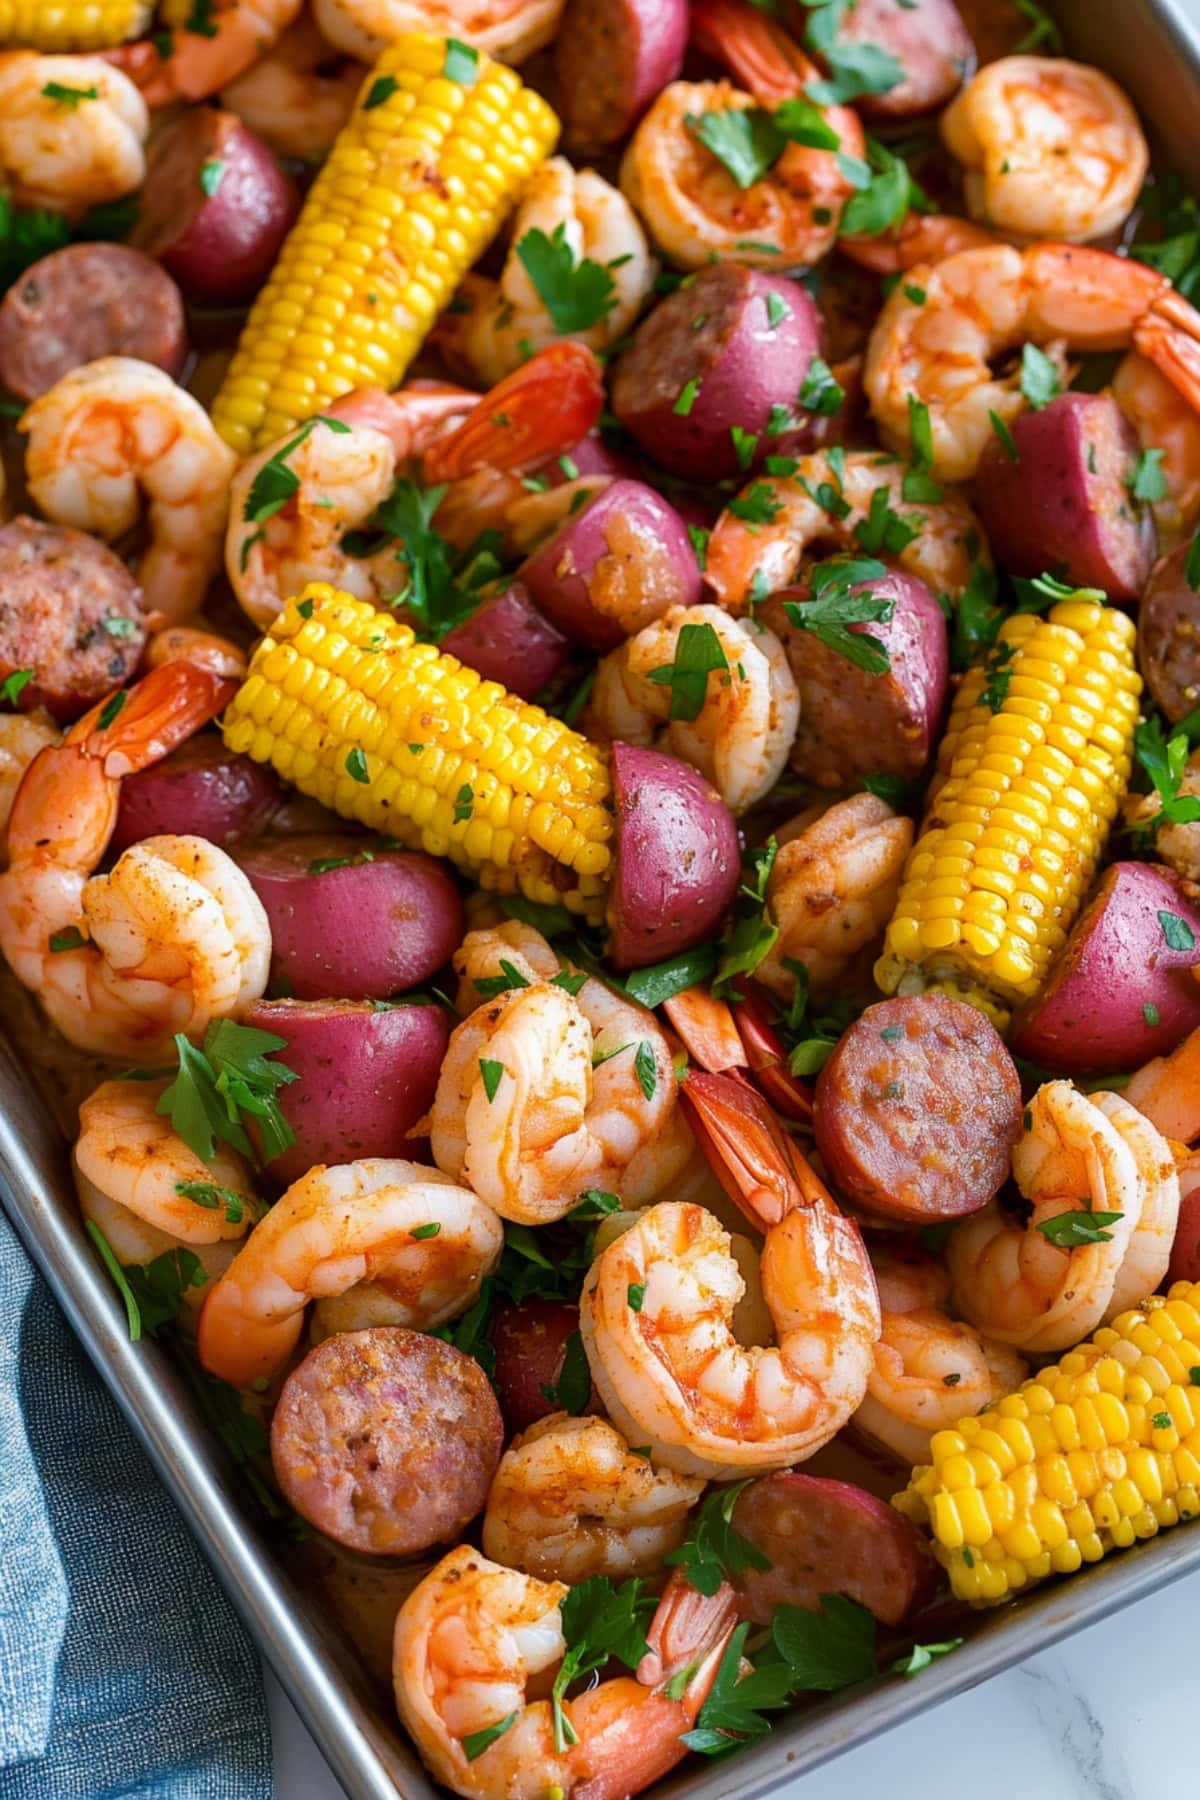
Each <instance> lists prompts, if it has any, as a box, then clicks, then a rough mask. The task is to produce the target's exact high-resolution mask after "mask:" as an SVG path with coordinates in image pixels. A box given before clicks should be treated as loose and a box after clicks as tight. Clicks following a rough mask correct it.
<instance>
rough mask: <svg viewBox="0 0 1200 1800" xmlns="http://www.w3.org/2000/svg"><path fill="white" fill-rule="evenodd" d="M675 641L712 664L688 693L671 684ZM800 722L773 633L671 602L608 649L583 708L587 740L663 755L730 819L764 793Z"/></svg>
mask: <svg viewBox="0 0 1200 1800" xmlns="http://www.w3.org/2000/svg"><path fill="white" fill-rule="evenodd" d="M684 633H686V634H687V636H686V638H685V637H684ZM681 639H682V640H683V642H684V643H687V642H689V640H690V641H691V642H692V643H699V644H702V645H704V646H705V649H704V659H703V660H704V664H705V665H706V666H708V665H714V664H715V666H708V672H707V673H706V674H702V675H701V677H700V680H701V681H702V682H703V683H704V686H703V688H702V689H700V690H699V691H698V692H696V693H695V694H694V695H691V694H688V693H686V692H684V693H681V692H680V691H679V689H678V687H677V686H676V685H674V684H673V683H672V682H671V680H670V676H671V671H672V670H674V669H682V668H684V667H686V666H687V665H686V664H685V663H683V662H680V661H677V658H679V657H680V642H681ZM718 657H719V658H720V659H721V661H720V662H719V663H717V662H716V659H717V658H718ZM664 674H665V675H666V677H667V679H666V680H664V679H663V678H664ZM681 701H682V702H683V703H682V704H681ZM799 723H800V693H799V690H798V689H797V687H796V681H795V677H794V676H793V674H792V671H791V669H790V668H789V666H788V659H787V653H786V651H785V650H784V647H783V645H782V644H781V643H780V641H779V639H778V638H777V637H776V636H775V633H774V632H773V631H768V630H767V628H766V626H765V625H755V624H753V623H751V622H750V621H749V620H745V621H743V620H740V619H731V618H730V617H729V614H728V613H727V612H725V611H724V609H723V608H722V607H719V606H673V607H672V608H671V609H670V611H669V612H667V613H665V614H664V615H663V617H662V618H661V619H657V620H655V621H654V623H653V624H651V625H647V626H646V627H645V628H644V630H642V631H639V632H638V634H637V636H636V637H631V638H628V639H627V640H626V641H625V643H624V644H622V645H621V647H620V649H618V650H613V651H611V652H610V654H609V655H608V656H606V657H604V658H603V660H602V661H601V663H600V665H599V667H598V669H597V671H596V685H595V688H594V690H593V693H592V700H591V706H590V708H589V727H591V728H594V730H593V732H592V735H602V736H605V737H608V738H620V739H622V740H623V741H624V742H626V743H630V744H644V745H652V744H657V745H659V746H660V747H661V748H663V749H664V750H668V751H670V753H671V755H672V756H678V757H679V758H681V760H682V761H683V762H686V763H690V764H691V766H692V767H693V768H694V769H699V771H700V773H701V774H702V775H704V776H706V777H707V778H708V780H709V781H711V782H712V784H713V786H714V787H715V788H716V789H717V792H718V793H719V794H720V796H721V798H722V800H724V802H725V804H726V806H728V807H729V809H730V811H731V812H734V813H741V812H745V811H746V810H747V808H748V807H751V806H753V805H754V804H755V802H756V801H758V800H761V799H762V798H763V796H764V795H765V794H769V793H770V791H771V789H772V788H773V787H774V786H775V783H776V782H777V781H778V780H779V777H780V775H781V774H782V773H783V769H784V765H785V764H786V762H787V758H788V752H789V750H790V749H791V747H792V743H793V741H794V739H795V736H796V729H797V727H798V725H799Z"/></svg>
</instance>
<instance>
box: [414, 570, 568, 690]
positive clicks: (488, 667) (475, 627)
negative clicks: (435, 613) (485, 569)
mask: <svg viewBox="0 0 1200 1800" xmlns="http://www.w3.org/2000/svg"><path fill="white" fill-rule="evenodd" d="M442 649H443V651H444V652H445V653H446V655H447V656H457V658H458V660H459V662H460V663H465V664H466V666H467V668H468V669H477V670H478V671H479V673H480V674H481V675H482V676H484V677H485V678H486V679H487V680H488V681H498V682H499V683H500V685H501V687H505V688H507V689H508V690H509V692H510V693H513V694H519V695H520V697H521V699H522V700H535V699H536V698H537V696H538V695H539V694H540V693H541V691H542V689H543V688H544V687H546V686H548V684H549V683H550V682H551V681H553V679H554V677H555V676H556V675H558V674H559V673H561V671H562V670H563V669H564V668H565V667H566V665H567V663H568V662H569V660H570V656H571V646H570V644H569V643H568V642H567V639H566V638H565V637H564V636H563V634H562V632H561V631H560V630H559V629H558V627H557V625H552V624H551V622H550V620H549V619H546V618H543V616H542V614H541V613H540V612H538V610H537V608H536V607H535V606H534V604H533V602H532V600H531V599H530V598H529V590H528V589H527V588H526V587H525V585H524V584H523V583H522V582H520V581H511V582H509V584H508V586H507V587H506V588H505V589H504V590H503V592H501V593H499V594H492V595H491V596H490V597H489V598H488V599H487V600H485V601H484V603H483V605H482V606H481V607H480V608H479V609H478V611H477V612H473V613H472V614H471V617H470V618H469V619H464V621H463V623H462V624H461V625H456V626H455V627H454V630H453V631H450V632H447V634H446V636H445V637H444V638H443V639H442Z"/></svg>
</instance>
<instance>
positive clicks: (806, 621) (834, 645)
mask: <svg viewBox="0 0 1200 1800" xmlns="http://www.w3.org/2000/svg"><path fill="white" fill-rule="evenodd" d="M886 573H887V571H886V569H885V568H884V566H883V564H882V563H878V562H874V561H872V560H869V559H868V560H862V561H855V560H853V559H848V560H845V561H842V560H841V559H834V560H832V561H830V562H826V563H821V564H819V565H818V566H817V567H816V568H815V569H814V570H813V572H812V587H813V597H812V599H811V600H803V601H799V602H797V601H794V600H785V601H784V603H783V610H784V612H785V613H786V614H787V616H788V619H789V620H790V621H791V623H792V624H793V625H795V626H796V627H797V628H798V629H799V630H801V631H811V632H812V634H813V636H814V637H815V638H816V639H817V640H818V642H820V643H822V644H824V645H825V647H826V649H828V650H834V651H836V652H837V654H838V655H839V656H844V657H845V658H846V660H847V662H851V663H853V664H854V665H855V667H856V668H859V669H865V670H866V672H867V674H868V675H886V674H887V673H888V671H889V670H890V668H891V666H892V659H891V657H890V656H889V655H888V652H887V650H886V648H885V647H884V645H883V644H881V643H880V641H879V639H878V638H874V637H872V636H871V635H870V634H869V633H868V632H864V631H853V630H851V627H852V626H855V625H876V624H877V625H886V624H887V623H888V622H889V620H890V619H891V618H892V615H893V614H894V612H895V610H896V603H895V601H894V600H888V599H880V598H878V597H877V596H876V595H874V594H871V593H866V594H862V593H859V594H853V593H851V592H850V589H851V586H852V585H855V584H857V583H860V582H869V581H876V580H879V579H880V578H881V577H882V576H883V575H885V574H886Z"/></svg>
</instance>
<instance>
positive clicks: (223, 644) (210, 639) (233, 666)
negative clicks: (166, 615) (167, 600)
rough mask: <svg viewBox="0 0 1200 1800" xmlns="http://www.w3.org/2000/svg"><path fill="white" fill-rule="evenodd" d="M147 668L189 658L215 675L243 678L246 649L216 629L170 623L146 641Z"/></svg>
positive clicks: (188, 659)
mask: <svg viewBox="0 0 1200 1800" xmlns="http://www.w3.org/2000/svg"><path fill="white" fill-rule="evenodd" d="M145 662H146V667H147V668H148V669H159V668H161V667H162V665H163V664H164V663H169V662H190V663H195V664H197V665H198V667H200V668H202V669H211V671H212V673H213V674H214V675H224V676H228V677H231V678H232V679H233V680H234V681H240V680H241V679H242V677H243V676H244V675H245V673H246V653H245V651H244V650H242V649H240V648H239V646H238V645H237V644H235V643H233V642H232V640H231V639H229V638H227V637H221V636H220V635H219V634H218V633H217V632H215V631H202V630H200V629H199V627H197V626H193V625H169V626H168V627H167V629H166V630H165V631H159V632H156V633H155V635H154V636H153V637H152V638H151V639H150V641H149V643H148V644H147V645H146V656H145Z"/></svg>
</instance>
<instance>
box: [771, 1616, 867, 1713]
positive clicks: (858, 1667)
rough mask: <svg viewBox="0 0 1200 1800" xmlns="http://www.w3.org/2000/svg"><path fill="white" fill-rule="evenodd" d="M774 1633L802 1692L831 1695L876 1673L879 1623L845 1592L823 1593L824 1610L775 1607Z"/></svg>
mask: <svg viewBox="0 0 1200 1800" xmlns="http://www.w3.org/2000/svg"><path fill="white" fill-rule="evenodd" d="M771 1635H772V1637H773V1638H774V1640H775V1644H776V1646H777V1647H778V1650H779V1653H780V1655H781V1656H782V1657H783V1659H784V1661H785V1662H786V1663H787V1665H788V1668H789V1670H790V1671H791V1676H792V1681H793V1684H794V1686H795V1687H796V1688H798V1689H800V1690H802V1691H803V1692H806V1693H812V1692H818V1691H819V1692H820V1693H824V1694H832V1693H835V1692H836V1691H837V1689H838V1688H844V1687H849V1686H851V1684H852V1683H854V1682H856V1681H866V1680H867V1678H868V1677H869V1676H871V1675H874V1674H875V1621H874V1619H873V1618H872V1617H871V1614H870V1613H869V1612H868V1611H867V1609H866V1607H865V1606H859V1605H858V1604H857V1602H856V1601H854V1600H847V1599H846V1598H845V1596H844V1595H842V1594H822V1595H821V1611H820V1612H819V1613H814V1612H808V1611H807V1610H806V1609H805V1608H804V1607H801V1606H778V1607H776V1609H775V1617H774V1619H773V1621H772V1624H771Z"/></svg>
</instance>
